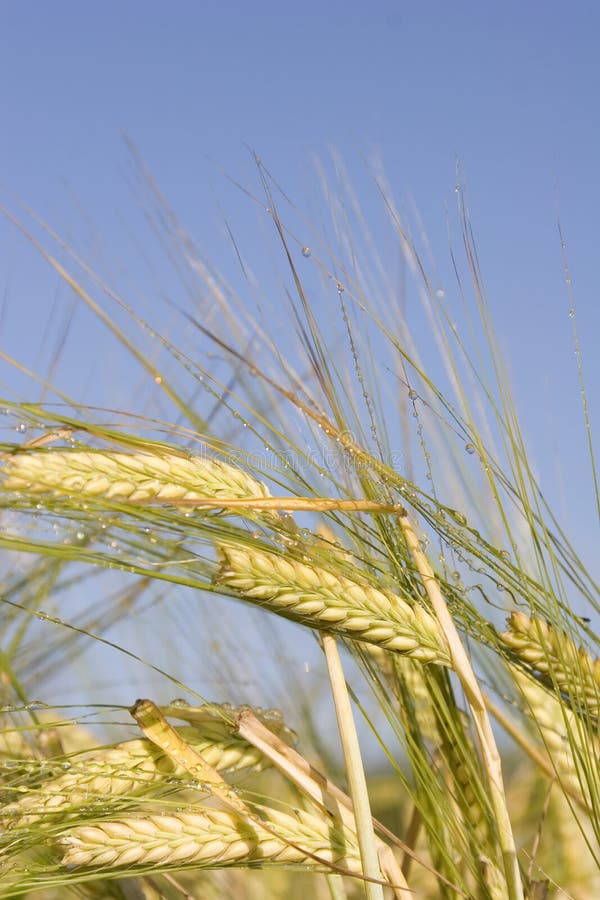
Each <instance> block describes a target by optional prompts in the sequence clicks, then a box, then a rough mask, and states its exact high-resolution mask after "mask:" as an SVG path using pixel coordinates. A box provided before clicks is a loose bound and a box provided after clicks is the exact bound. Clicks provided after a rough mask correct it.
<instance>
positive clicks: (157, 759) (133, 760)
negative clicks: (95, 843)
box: [0, 708, 288, 828]
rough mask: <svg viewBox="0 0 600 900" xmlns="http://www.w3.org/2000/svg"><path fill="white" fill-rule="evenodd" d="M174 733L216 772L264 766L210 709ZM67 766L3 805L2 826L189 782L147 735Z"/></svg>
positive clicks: (49, 819) (46, 820) (48, 819)
mask: <svg viewBox="0 0 600 900" xmlns="http://www.w3.org/2000/svg"><path fill="white" fill-rule="evenodd" d="M178 709H179V708H178ZM177 733H178V734H179V735H180V736H181V737H182V738H183V739H184V740H185V742H186V743H187V744H188V745H189V746H190V747H193V748H194V750H196V751H197V752H198V753H199V754H200V755H201V756H202V758H203V759H204V760H205V762H206V763H207V764H208V765H210V766H212V767H213V768H215V769H216V770H217V771H219V772H229V773H230V774H231V773H234V772H238V771H241V770H246V771H247V770H249V769H252V770H254V771H258V770H260V769H262V768H264V767H265V766H266V765H267V764H268V763H267V761H266V760H265V759H264V757H263V755H262V753H260V751H259V750H257V749H256V748H255V747H253V746H252V745H251V744H248V743H247V742H246V741H245V740H242V739H240V738H239V737H236V736H235V735H234V734H232V732H231V728H230V727H229V726H228V724H227V723H226V722H225V721H223V720H221V721H219V720H218V719H217V718H216V717H215V713H214V708H212V709H211V715H210V716H206V715H205V717H204V721H203V722H202V723H201V724H197V725H195V726H193V727H190V726H188V727H183V728H179V729H177ZM281 733H282V737H284V739H286V738H287V737H288V734H286V732H285V730H284V729H283V728H282V732H281ZM65 765H66V766H68V771H67V772H65V774H63V775H61V776H59V777H58V778H54V779H51V780H46V781H44V782H42V783H41V784H40V785H39V786H38V787H36V788H30V789H29V790H28V792H27V793H26V794H25V795H24V796H23V797H22V798H21V799H19V800H17V801H15V802H12V803H8V804H6V805H5V806H4V808H3V809H2V811H1V813H0V823H1V824H2V827H4V828H17V827H19V828H23V827H25V826H28V825H31V824H33V823H34V822H41V823H42V824H49V825H52V824H54V823H56V822H57V821H60V820H61V819H64V818H68V817H70V816H74V815H75V814H76V813H77V812H78V811H82V810H84V811H85V812H86V813H89V812H90V811H94V810H95V811H98V810H99V809H101V808H102V807H103V806H105V804H106V802H107V797H111V798H114V799H116V798H118V797H122V798H123V799H124V800H127V801H129V800H130V798H131V799H133V798H135V797H141V796H147V795H148V794H149V793H150V792H151V791H152V790H153V789H154V791H156V789H159V788H160V787H161V786H162V787H164V786H167V785H170V786H171V787H170V789H171V790H172V788H173V785H174V784H175V785H176V783H177V782H178V781H179V782H180V783H181V785H182V787H185V782H186V781H189V775H188V773H187V772H186V770H185V769H183V768H182V767H181V766H179V765H177V763H176V762H174V761H173V760H172V759H170V757H169V756H168V755H167V754H165V753H164V752H163V751H161V750H160V748H158V747H157V746H156V745H155V744H153V743H152V742H151V741H149V740H146V739H140V740H133V741H125V742H123V743H121V744H117V745H116V746H114V747H108V748H106V749H105V750H101V751H95V752H88V753H82V754H79V755H77V756H74V757H70V758H69V759H68V760H67V761H66V762H65Z"/></svg>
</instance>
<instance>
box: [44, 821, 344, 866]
mask: <svg viewBox="0 0 600 900" xmlns="http://www.w3.org/2000/svg"><path fill="white" fill-rule="evenodd" d="M261 812H262V814H263V815H264V816H265V821H264V827H263V825H261V822H260V820H258V819H253V820H252V821H251V822H250V821H248V819H247V818H246V817H245V816H244V815H242V814H240V813H237V812H234V811H225V810H218V809H212V808H208V807H205V808H202V809H201V811H199V810H198V809H197V808H196V810H195V811H194V812H193V813H178V814H177V815H153V816H147V817H144V818H135V817H124V818H121V819H117V820H115V821H109V822H102V821H101V822H98V823H96V824H94V825H86V826H80V827H77V828H74V829H72V830H70V831H66V832H64V833H63V834H62V835H61V836H60V838H59V844H60V846H62V847H63V848H64V850H65V853H64V856H63V859H62V865H64V866H69V867H74V866H102V867H109V866H110V867H117V866H119V867H120V866H125V867H127V868H128V869H129V868H130V867H132V866H148V865H152V866H156V867H159V866H160V867H163V866H170V865H173V866H176V867H177V868H180V867H182V866H185V865H193V866H202V867H221V866H226V865H236V864H237V865H242V864H248V863H252V862H253V863H256V862H263V863H281V864H285V865H286V866H287V865H299V866H302V867H303V868H311V869H315V868H318V869H321V870H322V869H325V870H326V869H327V868H328V866H336V867H343V868H344V869H345V870H348V871H350V872H353V873H356V874H360V871H361V863H360V858H359V855H358V849H357V846H356V837H355V836H354V835H353V834H352V833H351V832H350V831H349V830H348V829H346V828H344V826H343V825H341V823H340V822H339V821H334V820H333V819H329V818H318V817H316V816H314V815H311V814H309V813H306V812H303V811H300V810H297V811H296V812H295V815H289V814H287V813H282V812H279V811H277V810H274V809H269V810H266V809H264V808H261ZM314 857H317V858H318V860H315V858H314Z"/></svg>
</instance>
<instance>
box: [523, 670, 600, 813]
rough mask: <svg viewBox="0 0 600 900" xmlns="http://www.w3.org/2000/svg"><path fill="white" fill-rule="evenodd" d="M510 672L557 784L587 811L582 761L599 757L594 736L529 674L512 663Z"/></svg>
mask: <svg viewBox="0 0 600 900" xmlns="http://www.w3.org/2000/svg"><path fill="white" fill-rule="evenodd" d="M511 674H512V677H513V679H514V681H515V684H516V685H517V687H518V688H519V691H520V692H521V694H522V696H523V698H524V700H525V702H526V707H525V714H526V715H527V716H528V717H529V718H530V719H531V721H532V723H533V724H534V725H535V727H536V729H537V731H538V733H539V735H540V736H541V738H542V740H543V742H544V745H545V747H546V751H547V753H548V756H549V757H550V760H551V764H552V767H553V769H554V771H555V772H556V775H557V777H558V779H559V781H560V783H561V785H562V786H563V787H564V789H566V790H568V791H569V794H570V795H571V796H572V797H573V796H579V797H580V798H581V800H580V802H581V803H582V804H583V805H584V806H585V807H586V808H587V809H588V810H590V798H589V791H588V790H587V789H586V786H585V784H582V782H584V779H583V778H582V772H583V769H582V762H583V761H584V760H586V761H588V762H589V761H590V760H592V759H596V760H597V759H599V758H600V739H599V738H598V735H597V734H590V733H588V732H587V730H586V729H585V728H582V726H581V722H580V721H578V718H577V716H576V715H575V713H573V712H572V711H571V710H570V709H568V708H567V707H565V705H564V704H563V703H561V702H560V701H559V700H558V699H557V697H556V695H555V694H553V693H552V692H551V691H550V690H549V689H547V688H545V687H543V686H542V685H541V684H539V683H538V682H537V681H536V680H535V679H534V678H532V677H531V676H530V675H528V674H527V673H525V672H523V671H521V670H520V669H518V668H517V667H516V666H511Z"/></svg>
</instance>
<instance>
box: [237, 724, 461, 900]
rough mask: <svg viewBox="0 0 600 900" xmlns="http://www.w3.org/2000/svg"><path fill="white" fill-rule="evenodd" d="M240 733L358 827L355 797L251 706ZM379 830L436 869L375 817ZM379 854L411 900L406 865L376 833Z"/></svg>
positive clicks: (401, 896)
mask: <svg viewBox="0 0 600 900" xmlns="http://www.w3.org/2000/svg"><path fill="white" fill-rule="evenodd" d="M237 731H238V733H239V734H240V735H241V736H242V737H243V738H244V740H247V741H248V743H251V744H253V745H254V746H255V747H257V748H258V749H259V750H260V751H261V752H262V753H263V754H264V756H265V757H266V758H267V759H269V760H270V762H271V763H272V764H273V766H275V767H276V768H277V769H279V771H280V772H281V773H282V774H283V775H284V776H285V777H286V778H287V779H288V780H289V781H291V782H292V783H293V784H295V785H296V787H297V788H298V790H300V791H301V792H302V793H303V794H305V795H306V796H307V797H308V798H310V800H311V801H312V802H313V803H315V804H316V805H317V806H319V807H320V808H321V809H323V810H324V811H325V812H327V813H329V814H330V815H332V816H334V817H335V818H336V819H340V821H342V822H343V823H344V825H345V826H346V827H348V828H351V829H353V828H354V814H353V807H352V801H351V800H350V798H349V797H348V795H347V794H345V793H344V792H343V791H342V790H340V788H339V787H338V786H337V785H335V784H334V783H333V782H332V781H330V780H329V779H328V778H326V777H325V775H323V774H322V773H321V772H319V771H318V770H317V769H316V768H315V767H314V766H313V765H311V764H310V763H309V762H308V761H307V760H306V759H305V758H304V757H303V756H301V755H300V754H299V753H298V752H297V751H296V750H294V748H293V747H290V746H289V745H288V744H286V743H284V742H283V741H282V740H281V739H280V738H278V737H277V735H275V734H273V733H272V732H271V731H269V729H268V728H267V727H266V726H265V725H264V724H263V723H262V722H261V721H260V720H259V719H257V718H256V716H255V715H253V713H252V712H251V711H250V710H245V711H243V712H242V713H241V714H240V716H239V717H238V720H237ZM373 821H374V825H375V827H376V829H377V831H378V832H380V833H381V834H384V835H385V836H386V837H387V838H388V839H389V840H390V841H391V842H393V843H394V844H395V845H396V846H398V847H399V848H400V849H401V850H403V851H404V852H405V853H406V854H407V855H408V856H409V857H411V858H414V859H415V860H416V861H417V862H418V863H419V864H420V865H423V866H424V867H425V868H427V869H428V870H429V871H432V872H433V870H432V869H431V867H430V866H428V865H427V864H426V863H424V862H423V861H422V860H420V859H418V858H417V857H416V854H415V853H414V851H413V850H412V849H411V848H410V847H408V846H407V845H406V844H404V843H403V842H402V841H400V840H399V839H398V838H397V837H396V835H394V834H392V833H391V832H390V831H388V830H387V828H385V826H384V825H382V824H381V823H380V822H378V821H377V820H373ZM375 840H376V847H377V856H378V859H379V864H380V866H381V871H382V872H383V873H384V875H385V877H386V878H387V879H388V882H389V884H390V886H393V890H394V896H395V897H396V898H398V900H410V898H411V897H412V896H413V894H412V892H411V891H410V889H409V888H408V885H407V882H406V879H405V877H404V874H403V872H402V869H401V868H400V866H399V865H398V862H397V860H396V858H395V856H394V854H393V852H392V849H391V847H390V846H389V845H388V844H386V843H385V842H384V841H383V840H381V838H379V837H376V838H375ZM433 874H434V875H435V876H436V877H439V878H441V880H442V881H444V883H445V884H446V885H447V886H448V887H449V888H451V889H452V890H454V891H456V892H457V894H458V895H460V893H461V892H460V889H459V888H458V887H457V886H456V885H453V884H451V883H450V882H448V881H447V880H446V879H444V878H443V876H441V875H439V873H437V872H433Z"/></svg>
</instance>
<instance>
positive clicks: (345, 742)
mask: <svg viewBox="0 0 600 900" xmlns="http://www.w3.org/2000/svg"><path fill="white" fill-rule="evenodd" d="M322 641H323V650H324V653H325V659H326V661H327V669H328V672H329V681H330V684H331V693H332V696H333V702H334V705H335V713H336V718H337V724H338V731H339V735H340V742H341V744H342V750H343V753H344V760H345V763H346V776H347V778H348V785H349V788H350V796H351V798H352V809H353V812H354V821H355V830H356V833H357V835H358V845H359V847H360V858H361V861H362V864H363V871H364V873H365V875H367V876H368V877H369V878H373V879H375V878H376V879H379V878H380V877H381V872H380V868H379V861H378V858H377V847H376V843H375V831H374V829H373V819H372V817H371V806H370V803H369V793H368V790H367V779H366V777H365V770H364V766H363V763H362V758H361V753H360V744H359V742H358V734H357V733H356V726H355V724H354V717H353V715H352V706H351V704H350V697H349V695H348V686H347V685H346V679H345V677H344V670H343V668H342V661H341V659H340V654H339V652H338V649H337V646H336V643H335V638H334V637H333V636H332V635H330V634H324V635H323V637H322ZM365 892H366V895H367V898H368V900H383V888H382V887H381V885H380V884H375V883H374V882H373V881H369V882H367V883H366V884H365Z"/></svg>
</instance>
